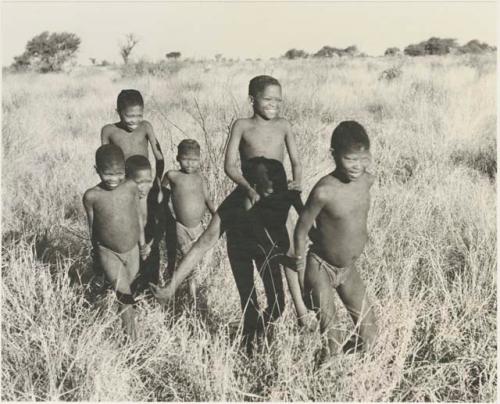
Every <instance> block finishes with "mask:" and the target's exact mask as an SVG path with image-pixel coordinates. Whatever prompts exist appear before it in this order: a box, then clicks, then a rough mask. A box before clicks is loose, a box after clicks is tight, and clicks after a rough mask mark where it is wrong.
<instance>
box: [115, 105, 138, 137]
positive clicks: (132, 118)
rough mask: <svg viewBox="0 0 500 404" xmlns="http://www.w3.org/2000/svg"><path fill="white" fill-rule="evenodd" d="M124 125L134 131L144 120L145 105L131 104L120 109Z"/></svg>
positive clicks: (119, 112) (128, 129)
mask: <svg viewBox="0 0 500 404" xmlns="http://www.w3.org/2000/svg"><path fill="white" fill-rule="evenodd" d="M118 114H119V115H120V121H121V123H122V125H123V127H124V128H125V129H126V130H127V131H129V132H133V131H134V130H136V129H137V127H138V126H139V124H140V123H141V122H142V120H143V114H144V107H143V106H141V105H130V106H127V107H125V108H123V109H122V110H120V111H118Z"/></svg>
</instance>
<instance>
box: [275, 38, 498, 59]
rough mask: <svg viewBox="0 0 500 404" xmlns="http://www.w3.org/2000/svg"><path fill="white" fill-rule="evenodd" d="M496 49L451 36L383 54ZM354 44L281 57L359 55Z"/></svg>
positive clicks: (433, 53)
mask: <svg viewBox="0 0 500 404" xmlns="http://www.w3.org/2000/svg"><path fill="white" fill-rule="evenodd" d="M493 51H496V47H494V46H490V45H488V44H487V43H485V42H480V41H478V40H477V39H473V40H471V41H469V42H467V43H466V44H465V45H462V46H459V45H458V44H457V42H456V40H455V39H451V38H436V37H432V38H429V39H428V40H427V41H422V42H420V43H418V44H411V45H408V46H407V47H406V48H404V50H403V52H402V51H401V49H399V48H397V47H390V48H387V49H386V50H385V52H384V55H385V56H397V55H401V54H402V53H404V54H405V55H408V56H425V55H446V54H449V53H456V54H466V53H473V54H479V53H485V52H493ZM361 55H363V54H362V53H360V52H359V51H358V48H357V47H356V46H355V45H351V46H348V47H347V48H345V49H341V48H335V47H332V46H323V47H322V48H321V49H320V50H318V51H317V52H316V53H313V54H309V53H307V52H306V51H304V50H302V49H296V48H292V49H289V50H287V51H286V52H285V54H284V55H283V57H285V58H286V59H303V58H308V57H319V58H331V57H343V56H361Z"/></svg>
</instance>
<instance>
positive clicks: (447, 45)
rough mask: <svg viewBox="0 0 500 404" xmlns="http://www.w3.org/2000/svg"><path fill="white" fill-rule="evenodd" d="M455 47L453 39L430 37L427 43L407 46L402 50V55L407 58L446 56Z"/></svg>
mask: <svg viewBox="0 0 500 404" xmlns="http://www.w3.org/2000/svg"><path fill="white" fill-rule="evenodd" d="M456 47H457V44H456V40H455V39H452V38H436V37H432V38H429V39H428V40H427V41H422V42H420V43H418V44H412V45H408V46H407V47H406V48H405V49H404V53H405V54H406V55H409V56H424V55H446V54H448V53H450V50H451V49H454V48H456Z"/></svg>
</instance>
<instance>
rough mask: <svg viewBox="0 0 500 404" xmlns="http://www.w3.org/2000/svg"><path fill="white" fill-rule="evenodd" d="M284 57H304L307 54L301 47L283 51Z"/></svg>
mask: <svg viewBox="0 0 500 404" xmlns="http://www.w3.org/2000/svg"><path fill="white" fill-rule="evenodd" d="M284 56H285V58H287V59H299V58H306V57H308V56H309V54H308V53H307V52H306V51H303V50H302V49H295V48H293V49H289V50H287V51H286V52H285V55H284Z"/></svg>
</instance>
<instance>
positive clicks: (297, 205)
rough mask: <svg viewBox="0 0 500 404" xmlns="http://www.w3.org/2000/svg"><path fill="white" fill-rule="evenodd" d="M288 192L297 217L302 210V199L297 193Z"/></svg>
mask: <svg viewBox="0 0 500 404" xmlns="http://www.w3.org/2000/svg"><path fill="white" fill-rule="evenodd" d="M288 192H290V198H291V199H292V206H293V207H294V209H295V211H296V212H297V214H298V215H300V214H301V213H302V211H303V210H304V204H303V203H302V198H301V197H300V192H299V191H295V190H294V191H288Z"/></svg>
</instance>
